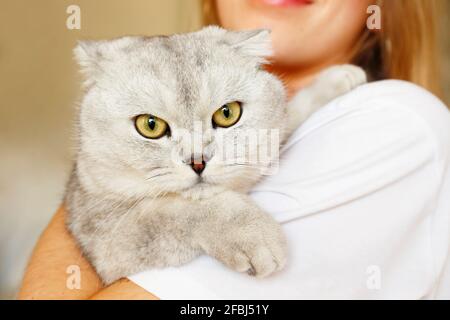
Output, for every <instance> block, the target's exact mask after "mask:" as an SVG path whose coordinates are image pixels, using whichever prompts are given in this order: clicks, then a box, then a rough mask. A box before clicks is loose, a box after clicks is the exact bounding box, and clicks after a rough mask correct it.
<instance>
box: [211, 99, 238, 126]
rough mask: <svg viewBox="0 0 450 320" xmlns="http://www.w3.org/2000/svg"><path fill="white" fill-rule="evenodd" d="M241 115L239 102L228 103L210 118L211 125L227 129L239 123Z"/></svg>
mask: <svg viewBox="0 0 450 320" xmlns="http://www.w3.org/2000/svg"><path fill="white" fill-rule="evenodd" d="M241 114H242V108H241V104H240V103H239V102H236V101H235V102H230V103H227V104H225V105H223V106H222V107H220V108H219V109H218V110H217V111H216V112H214V114H213V116H212V122H213V125H215V126H217V127H222V128H228V127H231V126H232V125H234V124H236V122H238V121H239V119H240V118H241Z"/></svg>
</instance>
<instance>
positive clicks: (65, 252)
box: [18, 207, 102, 299]
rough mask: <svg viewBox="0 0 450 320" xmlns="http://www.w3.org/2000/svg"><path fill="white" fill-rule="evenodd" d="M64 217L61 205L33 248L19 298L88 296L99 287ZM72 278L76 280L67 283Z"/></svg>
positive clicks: (96, 277)
mask: <svg viewBox="0 0 450 320" xmlns="http://www.w3.org/2000/svg"><path fill="white" fill-rule="evenodd" d="M64 219H65V210H64V208H63V207H61V208H60V209H59V210H58V211H57V212H56V214H55V216H54V217H53V219H52V220H51V221H50V223H49V225H48V226H47V228H46V229H45V230H44V232H43V233H42V235H41V237H40V239H39V241H38V243H37V244H36V247H35V248H34V251H33V254H32V256H31V259H30V261H29V263H28V267H27V269H26V272H25V276H24V278H23V282H22V287H21V289H20V292H19V296H18V298H19V299H87V298H89V297H90V296H92V295H93V294H95V293H96V292H98V291H99V290H100V289H101V288H102V284H101V281H100V279H99V277H98V276H97V275H96V273H95V271H94V269H93V268H92V267H91V266H90V264H89V263H88V262H87V260H86V259H85V258H84V257H83V255H82V254H81V252H80V250H79V249H78V247H77V245H76V243H75V241H74V240H73V239H72V236H71V235H70V233H69V232H68V231H67V229H66V226H65V223H64ZM78 268H79V269H78ZM78 270H79V278H78V279H80V283H79V286H78V285H77V283H76V280H78V279H77V277H78V274H76V273H77V271H78ZM68 272H69V273H68ZM71 279H75V283H73V284H72V285H71V284H70V283H69V285H68V281H69V282H70V280H71Z"/></svg>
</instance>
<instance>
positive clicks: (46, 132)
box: [0, 0, 450, 298]
mask: <svg viewBox="0 0 450 320" xmlns="http://www.w3.org/2000/svg"><path fill="white" fill-rule="evenodd" d="M391 1H395V0H391ZM71 4H77V5H79V6H80V8H81V30H68V29H67V28H66V19H67V17H68V14H67V13H66V8H67V7H68V6H69V5H71ZM198 4H199V2H198V1H197V0H159V1H158V0H72V1H66V0H38V1H36V0H27V1H25V0H1V1H0V298H1V297H3V298H5V297H13V294H14V292H15V290H16V288H17V285H18V283H19V281H20V277H21V275H22V271H23V268H24V266H25V263H26V259H27V257H28V255H29V253H30V251H31V248H32V246H33V244H34V243H35V241H36V238H37V236H38V235H39V233H40V231H41V230H42V228H43V227H44V226H45V225H46V223H47V221H48V219H49V218H50V216H51V215H52V214H53V212H54V211H55V209H56V208H57V206H58V205H59V203H60V200H61V197H62V194H63V191H64V183H65V181H66V178H67V174H68V171H69V169H70V163H71V161H70V159H71V156H70V155H71V148H70V146H71V128H72V122H73V116H74V101H75V100H76V98H77V92H78V82H79V78H78V76H77V73H76V66H75V63H74V62H73V59H72V52H71V51H72V48H73V47H74V45H75V42H76V40H77V39H84V38H110V37H116V36H120V35H125V34H146V35H152V34H169V33H173V32H182V31H183V32H184V31H188V30H193V29H196V28H197V27H198V26H199V12H200V11H199V6H198ZM445 36H446V38H445V39H446V40H448V34H446V35H445ZM448 45H449V43H448V41H447V42H446V46H447V47H448ZM448 68H449V64H448V59H447V60H446V63H445V68H444V69H443V71H448ZM445 75H446V76H447V80H446V81H445V83H446V86H447V90H446V92H447V93H448V92H449V91H450V90H448V85H449V81H448V72H445ZM447 101H448V100H447ZM49 271H51V270H49Z"/></svg>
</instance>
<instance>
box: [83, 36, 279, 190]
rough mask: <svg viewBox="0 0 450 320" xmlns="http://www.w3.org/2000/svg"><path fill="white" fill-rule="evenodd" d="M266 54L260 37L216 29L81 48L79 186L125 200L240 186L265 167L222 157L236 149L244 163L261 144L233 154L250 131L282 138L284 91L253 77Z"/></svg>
mask: <svg viewBox="0 0 450 320" xmlns="http://www.w3.org/2000/svg"><path fill="white" fill-rule="evenodd" d="M269 49H270V46H269V34H268V32H267V31H257V32H255V31H253V32H229V31H225V30H223V29H219V28H206V29H203V30H201V31H199V32H196V33H191V34H185V35H174V36H170V37H152V38H145V37H125V38H120V39H116V40H112V41H101V42H84V43H80V44H79V46H78V47H77V48H76V49H75V54H76V57H77V59H78V62H79V63H80V65H81V66H82V68H83V71H84V73H85V76H86V95H85V97H84V99H83V101H82V105H81V109H80V112H81V114H80V123H79V128H80V152H79V154H78V158H77V170H78V174H79V176H80V179H82V181H83V182H84V184H85V185H86V187H88V188H92V189H93V190H94V189H95V190H97V191H98V190H102V192H103V191H107V192H113V193H117V194H125V195H128V196H130V197H132V196H134V197H144V196H146V195H148V196H156V195H162V194H166V193H187V194H190V195H192V196H194V197H195V196H196V194H197V193H198V194H200V193H204V191H205V190H219V189H220V188H223V187H225V188H232V189H234V190H246V189H247V188H249V187H250V186H251V185H253V184H254V183H255V182H256V181H257V180H258V179H259V178H260V176H261V168H262V167H264V166H267V163H261V161H256V162H255V161H254V160H255V159H254V158H252V159H253V161H248V162H247V163H246V164H242V163H241V164H237V163H236V161H234V163H233V161H232V159H231V161H230V157H229V156H227V157H225V156H224V154H225V153H227V152H230V148H236V147H237V149H238V150H241V153H240V155H241V156H242V152H243V153H244V154H245V155H246V156H247V157H248V156H250V157H252V155H254V153H255V152H257V150H259V148H260V147H261V144H263V143H265V144H267V141H263V139H256V140H255V139H253V140H252V139H250V140H252V141H251V142H250V144H253V145H250V146H247V147H245V148H242V147H244V144H249V142H248V141H249V140H245V139H242V136H243V135H244V134H247V133H248V132H249V131H250V130H253V132H254V133H256V134H257V135H260V134H262V135H263V136H264V134H265V133H267V132H265V131H261V130H262V129H269V130H270V129H274V130H280V131H279V132H278V134H279V138H280V141H281V139H282V138H283V136H284V132H283V126H284V125H285V116H286V113H285V95H284V89H283V87H282V84H281V83H280V81H279V80H277V79H276V78H275V77H274V76H272V75H270V74H269V73H267V72H265V71H263V70H262V69H261V64H262V63H263V62H264V59H263V58H264V57H265V56H267V55H268V54H270V51H269ZM223 106H225V109H224V108H223ZM218 110H219V111H218ZM249 129H250V130H249ZM271 133H273V131H272V132H271ZM253 138H254V137H253ZM246 141H247V142H246ZM272 142H274V141H272ZM254 144H256V148H254V147H255V146H254ZM224 150H226V151H224ZM242 150H244V151H242ZM238 154H239V151H238ZM193 157H194V158H195V164H197V165H196V166H194V165H193V164H192V163H191V159H192V158H193ZM202 157H203V160H204V162H205V163H204V164H202ZM198 162H199V163H198ZM241 162H242V161H241ZM200 171H201V173H200ZM199 173H200V174H199ZM93 190H92V191H93Z"/></svg>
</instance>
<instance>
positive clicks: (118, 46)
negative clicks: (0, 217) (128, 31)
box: [73, 37, 141, 82]
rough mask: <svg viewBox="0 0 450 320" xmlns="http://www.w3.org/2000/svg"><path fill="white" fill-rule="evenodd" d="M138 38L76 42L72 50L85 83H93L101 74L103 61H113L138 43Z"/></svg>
mask: <svg viewBox="0 0 450 320" xmlns="http://www.w3.org/2000/svg"><path fill="white" fill-rule="evenodd" d="M140 40H141V38H140V37H121V38H117V39H113V40H99V41H94V40H83V41H78V43H77V46H76V47H75V49H74V50H73V53H74V56H75V60H76V61H77V62H78V65H79V66H80V68H81V72H82V73H83V75H84V77H85V78H86V81H87V82H91V81H95V78H96V77H97V76H98V75H99V73H101V72H102V67H103V64H104V62H105V61H111V60H114V58H115V57H117V56H119V55H120V54H122V53H123V52H124V50H125V49H126V48H128V47H130V46H132V45H133V44H134V43H135V42H137V41H140Z"/></svg>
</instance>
